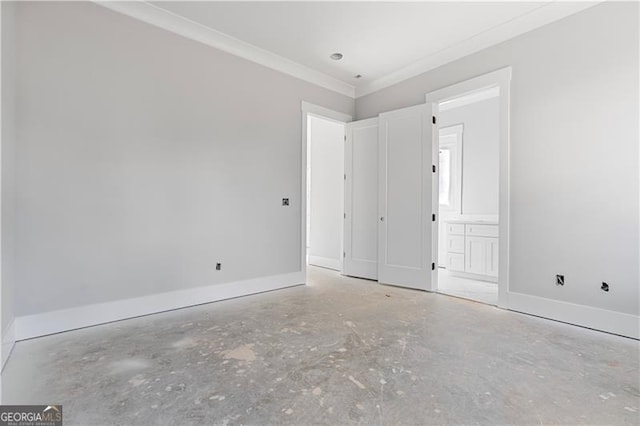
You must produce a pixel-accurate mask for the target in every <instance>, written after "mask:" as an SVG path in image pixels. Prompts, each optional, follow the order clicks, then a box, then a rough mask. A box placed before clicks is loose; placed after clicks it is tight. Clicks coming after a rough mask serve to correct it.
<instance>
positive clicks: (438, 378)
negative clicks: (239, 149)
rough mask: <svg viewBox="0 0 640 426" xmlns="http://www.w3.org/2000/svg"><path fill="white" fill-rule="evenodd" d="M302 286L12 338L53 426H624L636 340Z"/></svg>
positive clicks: (636, 403) (8, 384)
mask: <svg viewBox="0 0 640 426" xmlns="http://www.w3.org/2000/svg"><path fill="white" fill-rule="evenodd" d="M309 274H310V278H309V285H307V286H300V287H295V288H291V289H286V290H281V291H276V292H271V293H266V294H260V295H255V296H250V297H245V298H239V299H234V300H229V301H224V302H218V303H212V304H209V305H203V306H198V307H194V308H188V309H183V310H178V311H173V312H168V313H163V314H157V315H152V316H148V317H144V318H138V319H132V320H127V321H121V322H118V323H112V324H108V325H103V326H98V327H93V328H88V329H84V330H78V331H73V332H68V333H63V334H58V335H54V336H49V337H43V338H39V339H34V340H30V341H24V342H19V343H18V344H17V345H16V347H15V350H14V352H13V355H12V357H11V359H10V360H9V362H8V364H7V366H6V369H5V372H4V374H3V385H4V389H3V396H4V397H5V398H6V400H5V401H4V403H6V404H8V403H16V404H26V403H30V404H31V403H37V404H52V403H56V404H63V405H64V415H65V424H66V425H113V424H119V425H120V424H121V425H156V424H158V425H177V424H181V425H182V424H297V425H307V424H331V425H338V424H365V425H377V424H394V425H395V424H436V423H437V424H534V423H535V424H550V423H552V424H576V423H580V424H616V425H618V424H638V423H639V422H640V414H639V412H640V390H639V380H640V379H639V343H638V342H637V341H635V340H631V339H626V338H622V337H617V336H612V335H608V334H604V333H600V332H596V331H592V330H587V329H583V328H579V327H574V326H570V325H566V324H561V323H557V322H553V321H548V320H544V319H540V318H535V317H531V316H526V315H522V314H517V313H513V312H508V311H503V310H500V309H497V308H495V307H492V306H488V305H484V304H480V303H474V302H470V301H466V300H463V299H458V298H454V297H449V296H445V295H441V294H430V293H423V292H417V291H412V290H405V289H399V288H394V287H388V286H381V285H378V284H376V283H374V282H371V281H364V280H357V279H353V278H347V277H341V276H340V275H338V274H337V273H335V272H332V271H327V270H323V269H320V268H313V267H312V268H310V271H309Z"/></svg>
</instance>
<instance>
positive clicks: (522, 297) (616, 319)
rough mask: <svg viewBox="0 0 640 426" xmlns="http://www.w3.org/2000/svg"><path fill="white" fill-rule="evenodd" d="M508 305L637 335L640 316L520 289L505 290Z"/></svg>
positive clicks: (563, 319)
mask: <svg viewBox="0 0 640 426" xmlns="http://www.w3.org/2000/svg"><path fill="white" fill-rule="evenodd" d="M507 298H508V299H507V300H508V305H507V306H508V309H509V310H512V311H518V312H523V313H526V314H531V315H536V316H539V317H544V318H549V319H553V320H556V321H562V322H566V323H569V324H575V325H579V326H582V327H587V328H592V329H594V330H600V331H606V332H608V333H613V334H619V335H621V336H626V337H631V338H634V339H640V317H638V316H636V315H631V314H625V313H622V312H616V311H609V310H606V309H600V308H594V307H591V306H586V305H577V304H575V303H569V302H562V301H559V300H553V299H547V298H544V297H538V296H531V295H528V294H523V293H514V292H509V293H508V294H507Z"/></svg>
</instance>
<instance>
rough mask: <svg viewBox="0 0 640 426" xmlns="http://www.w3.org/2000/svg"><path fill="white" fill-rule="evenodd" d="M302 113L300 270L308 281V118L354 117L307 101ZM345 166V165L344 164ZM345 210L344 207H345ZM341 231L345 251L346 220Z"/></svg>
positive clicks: (344, 119) (339, 120)
mask: <svg viewBox="0 0 640 426" xmlns="http://www.w3.org/2000/svg"><path fill="white" fill-rule="evenodd" d="M300 111H301V112H302V114H301V116H302V117H301V120H302V123H301V126H302V127H301V128H302V138H301V139H300V178H301V179H300V228H299V229H300V259H299V260H300V272H301V273H302V275H303V278H304V281H305V283H306V281H307V279H306V277H307V261H306V255H307V141H308V137H309V135H308V134H307V130H308V129H307V121H308V120H307V119H308V117H309V116H315V117H320V118H322V119H325V120H329V121H335V122H337V123H341V124H346V123H349V122H351V120H352V119H353V117H352V116H350V115H349V114H345V113H342V112H338V111H334V110H332V109H329V108H325V107H323V106H320V105H315V104H312V103H309V102H306V101H302V102H301V103H300ZM343 168H344V166H343ZM342 191H343V193H342V196H341V199H342V200H343V201H342V202H343V203H344V185H343V188H342ZM343 210H344V208H343ZM340 233H341V235H342V238H341V239H340V246H341V247H340V251H341V252H343V251H344V247H343V246H344V221H343V222H341V229H340ZM342 268H343V261H342V258H340V273H342Z"/></svg>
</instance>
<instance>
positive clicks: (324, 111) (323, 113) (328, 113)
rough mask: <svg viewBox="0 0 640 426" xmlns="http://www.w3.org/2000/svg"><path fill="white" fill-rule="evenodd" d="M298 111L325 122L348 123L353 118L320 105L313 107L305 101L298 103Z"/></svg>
mask: <svg viewBox="0 0 640 426" xmlns="http://www.w3.org/2000/svg"><path fill="white" fill-rule="evenodd" d="M300 109H301V110H302V112H306V113H307V114H311V115H316V116H318V117H321V118H324V119H326V120H331V121H336V122H338V123H348V122H350V121H351V120H352V119H353V118H352V117H351V116H350V115H349V114H344V113H342V112H338V111H334V110H332V109H329V108H325V107H323V106H320V105H315V104H312V103H309V102H306V101H302V102H301V103H300Z"/></svg>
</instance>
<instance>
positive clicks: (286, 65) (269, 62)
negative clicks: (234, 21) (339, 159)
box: [93, 0, 355, 98]
mask: <svg viewBox="0 0 640 426" xmlns="http://www.w3.org/2000/svg"><path fill="white" fill-rule="evenodd" d="M93 1H94V3H96V4H98V5H100V6H103V7H106V8H107V9H111V10H113V11H115V12H119V13H122V14H123V15H127V16H130V17H132V18H135V19H138V20H140V21H143V22H146V23H148V24H151V25H154V26H156V27H159V28H162V29H164V30H167V31H171V32H173V33H175V34H179V35H181V36H183V37H186V38H189V39H191V40H195V41H198V42H200V43H203V44H206V45H208V46H212V47H215V48H216V49H219V50H222V51H224V52H227V53H230V54H232V55H235V56H238V57H240V58H244V59H246V60H249V61H251V62H255V63H257V64H260V65H263V66H265V67H268V68H271V69H274V70H276V71H280V72H282V73H285V74H288V75H290V76H293V77H296V78H299V79H301V80H304V81H307V82H309V83H312V84H315V85H318V86H320V87H324V88H325V89H329V90H331V91H334V92H337V93H340V94H342V95H345V96H348V97H350V98H354V97H355V88H354V86H352V85H350V84H347V83H345V82H344V81H342V80H339V79H337V78H334V77H331V76H329V75H327V74H324V73H321V72H319V71H316V70H314V69H311V68H309V67H307V66H304V65H302V64H299V63H297V62H294V61H292V60H289V59H287V58H284V57H282V56H280V55H277V54H275V53H272V52H270V51H268V50H265V49H262V48H260V47H257V46H254V45H252V44H249V43H246V42H244V41H242V40H239V39H237V38H234V37H231V36H229V35H227V34H224V33H222V32H220V31H217V30H214V29H212V28H210V27H207V26H205V25H203V24H200V23H198V22H195V21H192V20H190V19H187V18H185V17H184V16H181V15H178V14H176V13H173V12H170V11H168V10H165V9H163V8H162V7H160V6H157V5H154V4H151V3H148V2H146V1H97V0H93Z"/></svg>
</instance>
